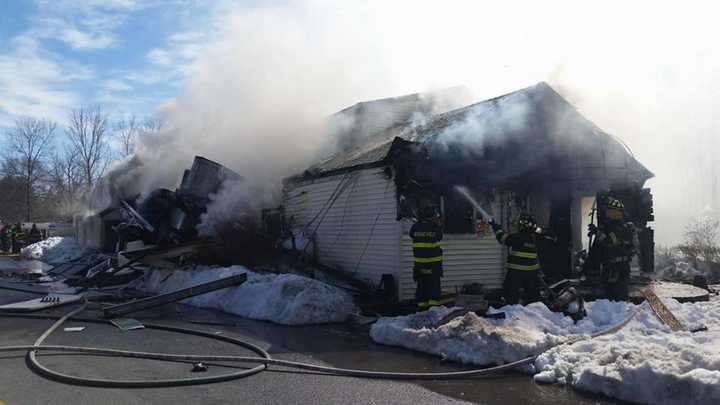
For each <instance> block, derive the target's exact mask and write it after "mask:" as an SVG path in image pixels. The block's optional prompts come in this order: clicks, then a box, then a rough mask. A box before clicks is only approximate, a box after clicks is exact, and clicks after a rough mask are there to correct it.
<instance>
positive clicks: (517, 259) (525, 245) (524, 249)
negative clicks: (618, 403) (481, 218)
mask: <svg viewBox="0 0 720 405" xmlns="http://www.w3.org/2000/svg"><path fill="white" fill-rule="evenodd" d="M490 226H492V228H493V231H495V237H496V238H497V240H498V242H500V244H502V245H505V246H507V247H509V248H510V251H509V253H508V256H507V273H506V274H505V281H504V282H503V294H504V295H505V301H506V302H507V303H508V304H517V303H518V302H519V301H520V288H522V289H523V290H524V291H525V296H524V297H523V298H524V302H525V304H529V303H531V302H536V301H540V299H541V297H540V276H541V275H540V262H539V261H538V250H537V243H536V242H537V241H536V238H537V235H536V232H537V228H538V226H537V223H536V222H535V219H533V217H531V216H530V215H528V214H520V216H519V217H518V227H519V232H517V233H512V234H508V233H506V232H505V231H504V230H503V229H502V227H501V226H500V224H498V223H497V222H495V221H494V220H491V221H490Z"/></svg>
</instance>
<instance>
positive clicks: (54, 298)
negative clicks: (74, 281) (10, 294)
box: [0, 294, 82, 312]
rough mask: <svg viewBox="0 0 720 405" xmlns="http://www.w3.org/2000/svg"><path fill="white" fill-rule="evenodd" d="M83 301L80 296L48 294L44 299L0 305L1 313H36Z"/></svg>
mask: <svg viewBox="0 0 720 405" xmlns="http://www.w3.org/2000/svg"><path fill="white" fill-rule="evenodd" d="M81 299H82V296H80V295H65V294H48V295H47V296H45V297H42V298H35V299H32V300H27V301H20V302H14V303H12V304H6V305H0V312H35V311H41V310H43V309H48V308H54V307H58V306H61V305H66V304H72V303H73V302H78V301H80V300H81Z"/></svg>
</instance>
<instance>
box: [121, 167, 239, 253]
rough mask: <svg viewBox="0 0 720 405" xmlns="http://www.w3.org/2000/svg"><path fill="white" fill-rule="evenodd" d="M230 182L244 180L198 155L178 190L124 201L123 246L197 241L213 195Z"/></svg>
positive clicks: (152, 193)
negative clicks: (138, 241)
mask: <svg viewBox="0 0 720 405" xmlns="http://www.w3.org/2000/svg"><path fill="white" fill-rule="evenodd" d="M226 181H242V177H240V175H238V174H237V173H235V172H233V171H232V170H230V169H228V168H226V167H224V166H222V165H220V164H219V163H216V162H213V161H211V160H208V159H205V158H203V157H200V156H196V157H195V160H194V161H193V165H192V168H190V169H188V170H185V172H184V173H183V178H182V182H181V183H180V187H178V189H177V190H175V191H171V190H168V189H164V188H161V189H157V190H154V191H153V192H151V193H150V195H148V196H147V197H145V198H144V199H142V200H141V201H138V198H135V199H129V200H122V201H120V203H121V205H122V208H123V209H124V211H125V213H126V216H127V221H125V222H122V223H120V224H118V225H117V226H115V227H114V230H115V231H116V232H117V233H118V237H119V239H120V243H121V245H123V246H125V245H126V244H127V243H128V242H132V241H136V240H141V241H142V242H143V243H145V244H149V245H159V246H163V245H168V244H172V243H174V244H178V243H182V242H188V241H191V240H194V239H195V238H197V236H198V233H197V225H198V224H199V223H200V217H201V215H202V214H203V213H205V212H206V211H207V206H208V203H209V202H210V196H211V195H212V194H214V193H217V192H218V191H219V190H220V187H221V186H222V184H223V183H224V182H226Z"/></svg>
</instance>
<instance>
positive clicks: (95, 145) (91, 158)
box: [68, 107, 110, 189]
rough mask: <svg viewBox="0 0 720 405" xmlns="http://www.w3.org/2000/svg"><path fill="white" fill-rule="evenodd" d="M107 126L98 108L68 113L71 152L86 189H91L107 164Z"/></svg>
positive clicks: (108, 152) (86, 108)
mask: <svg viewBox="0 0 720 405" xmlns="http://www.w3.org/2000/svg"><path fill="white" fill-rule="evenodd" d="M107 126H108V118H107V115H105V113H104V112H103V111H102V109H101V108H100V107H80V108H79V109H77V110H73V111H72V112H71V113H70V125H69V126H68V137H69V139H70V145H71V151H72V153H73V154H74V155H75V156H76V158H77V160H78V164H79V165H80V169H81V171H82V176H83V183H84V185H85V187H87V189H90V188H92V186H93V184H94V183H95V180H97V179H98V178H99V177H100V176H102V174H103V173H104V172H105V169H106V168H107V165H108V163H109V158H110V146H109V143H108V131H107Z"/></svg>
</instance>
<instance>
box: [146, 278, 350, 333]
mask: <svg viewBox="0 0 720 405" xmlns="http://www.w3.org/2000/svg"><path fill="white" fill-rule="evenodd" d="M240 273H247V275H248V279H247V281H246V282H245V283H243V284H241V285H239V286H237V287H231V288H226V289H223V290H218V291H215V292H211V293H207V294H203V295H199V296H197V297H193V298H188V299H186V300H183V301H182V303H184V304H188V305H193V306H197V307H201V308H211V309H217V310H220V311H224V312H228V313H231V314H235V315H239V316H242V317H245V318H251V319H259V320H267V321H272V322H275V323H280V324H285V325H302V324H318V323H329V322H343V321H345V320H346V319H347V317H348V316H349V315H350V314H355V313H357V312H358V309H357V306H356V305H355V302H354V300H353V297H352V296H351V295H350V294H348V293H347V292H345V291H343V290H341V289H339V288H337V287H333V286H331V285H328V284H325V283H322V282H320V281H317V280H313V279H310V278H306V277H302V276H298V275H294V274H259V273H255V272H252V271H248V270H247V269H246V268H245V267H243V266H232V267H215V268H211V267H196V268H195V269H192V270H190V269H188V270H175V271H163V270H155V271H151V272H148V273H147V274H146V275H145V277H144V278H143V279H142V280H141V281H140V284H139V288H140V289H142V290H145V291H148V292H153V293H165V292H170V291H174V290H177V289H181V288H186V287H191V286H194V285H198V284H202V283H206V282H209V281H212V280H217V279H219V278H223V277H229V276H232V275H235V274H240Z"/></svg>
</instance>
